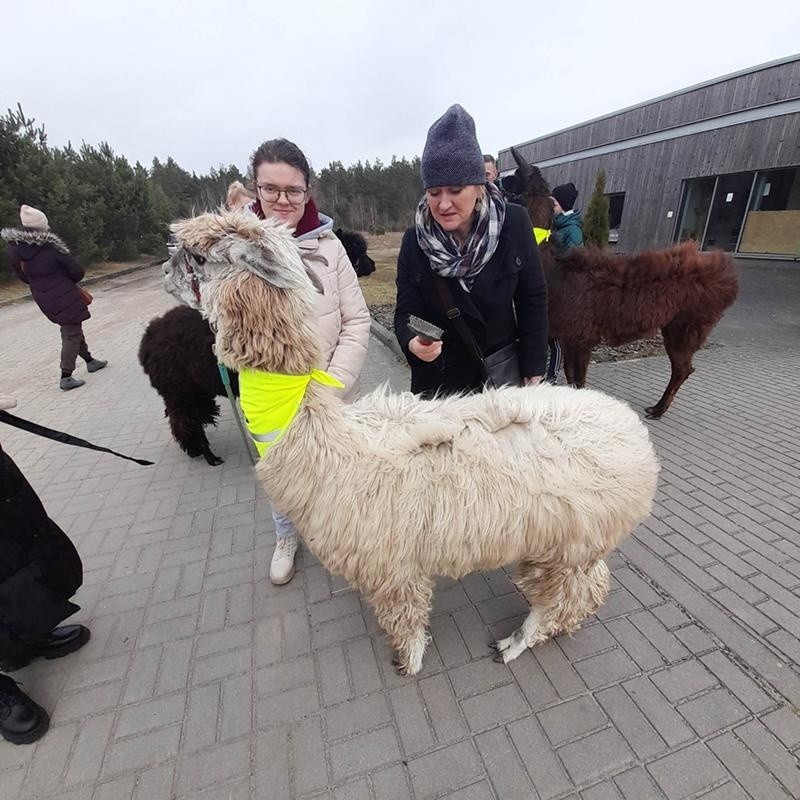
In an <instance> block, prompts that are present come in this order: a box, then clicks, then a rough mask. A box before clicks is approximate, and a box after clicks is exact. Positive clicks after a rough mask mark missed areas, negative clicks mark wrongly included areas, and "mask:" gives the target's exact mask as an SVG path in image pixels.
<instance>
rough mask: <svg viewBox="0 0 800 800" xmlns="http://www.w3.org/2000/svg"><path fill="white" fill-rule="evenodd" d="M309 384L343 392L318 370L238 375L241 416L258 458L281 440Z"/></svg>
mask: <svg viewBox="0 0 800 800" xmlns="http://www.w3.org/2000/svg"><path fill="white" fill-rule="evenodd" d="M311 381H316V382H317V383H321V384H322V385H323V386H333V387H335V388H337V389H344V384H343V383H342V382H341V381H339V380H337V379H336V378H334V377H333V375H329V374H328V373H327V372H325V371H324V370H321V369H313V370H311V372H309V373H307V374H305V375H283V374H281V373H279V372H258V371H257V370H251V369H246V370H242V371H241V372H240V373H239V400H240V402H241V405H242V412H243V413H244V416H245V422H246V423H247V429H248V430H249V431H250V436H252V438H253V442H254V443H255V446H256V450H258V454H259V455H260V456H263V455H264V453H266V452H267V450H269V448H270V447H272V446H273V445H274V444H276V443H277V442H279V441H280V440H281V439H282V438H283V435H284V434H285V433H286V431H287V430H288V428H289V426H290V425H291V424H292V422H293V420H294V418H295V417H296V416H297V412H298V411H299V410H300V404H301V403H302V402H303V397H304V396H305V393H306V388H307V387H308V384H309V383H310V382H311Z"/></svg>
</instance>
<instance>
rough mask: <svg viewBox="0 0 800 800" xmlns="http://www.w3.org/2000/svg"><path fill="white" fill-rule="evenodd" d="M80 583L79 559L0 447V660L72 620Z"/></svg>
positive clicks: (70, 544)
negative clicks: (28, 640) (23, 639)
mask: <svg viewBox="0 0 800 800" xmlns="http://www.w3.org/2000/svg"><path fill="white" fill-rule="evenodd" d="M82 582H83V566H82V564H81V559H80V556H79V555H78V552H77V550H76V549H75V546H74V545H73V544H72V542H71V541H70V539H69V538H68V537H67V535H66V534H65V533H64V531H62V530H61V528H59V527H58V525H56V524H55V522H53V520H51V519H50V518H49V517H48V516H47V513H46V512H45V510H44V506H42V503H41V501H40V500H39V497H38V496H37V494H36V492H35V491H34V490H33V487H32V486H31V485H30V484H29V483H28V481H27V480H26V479H25V476H24V475H23V474H22V472H20V470H19V468H18V467H17V465H16V464H15V463H14V462H13V460H12V459H11V457H10V456H9V455H8V454H7V453H5V452H4V451H3V449H2V447H0V660H6V659H8V660H12V659H13V658H15V657H16V655H17V654H18V653H19V652H20V650H22V649H24V645H22V644H21V642H20V637H25V636H28V637H37V636H43V635H44V634H46V633H48V632H49V631H51V630H52V629H53V628H54V627H56V626H57V625H58V624H59V623H61V622H62V621H63V620H64V619H66V618H67V617H69V616H70V615H72V614H74V613H75V612H76V611H77V610H78V606H76V605H75V604H74V603H70V602H69V598H70V597H72V595H73V594H75V592H76V591H77V590H78V588H79V587H80V585H81V583H82Z"/></svg>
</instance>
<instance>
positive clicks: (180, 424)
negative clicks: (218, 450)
mask: <svg viewBox="0 0 800 800" xmlns="http://www.w3.org/2000/svg"><path fill="white" fill-rule="evenodd" d="M165 413H166V415H167V417H168V418H169V425H170V428H171V430H172V435H173V436H174V437H175V441H177V442H178V444H179V445H180V446H181V449H182V450H184V452H185V453H186V454H187V455H188V456H189V457H190V458H197V457H198V456H203V457H204V458H205V460H206V462H208V464H210V465H211V466H212V467H215V466H218V465H219V464H222V463H223V460H222V459H221V458H219V457H218V456H216V455H214V453H213V452H212V451H211V445H210V444H209V443H208V438H207V437H206V432H205V429H204V428H205V426H206V425H215V424H216V421H217V416H218V415H219V406H218V405H217V402H216V400H214V399H213V398H209V397H202V396H198V397H196V398H194V400H193V401H192V402H191V403H190V404H181V405H180V406H173V405H168V406H167V407H166V409H165Z"/></svg>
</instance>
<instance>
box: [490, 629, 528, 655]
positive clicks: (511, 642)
mask: <svg viewBox="0 0 800 800" xmlns="http://www.w3.org/2000/svg"><path fill="white" fill-rule="evenodd" d="M489 647H491V648H492V650H494V651H496V652H495V654H494V656H492V661H496V662H497V663H498V664H508V662H509V661H513V660H514V659H515V658H518V657H519V656H521V655H522V654H523V653H524V652H525V651H526V650H527V649H528V637H527V634H526V631H525V629H524V627H523V628H517V630H515V631H514V632H513V633H512V634H511V636H507V637H506V638H505V639H498V640H497V641H496V642H490V643H489Z"/></svg>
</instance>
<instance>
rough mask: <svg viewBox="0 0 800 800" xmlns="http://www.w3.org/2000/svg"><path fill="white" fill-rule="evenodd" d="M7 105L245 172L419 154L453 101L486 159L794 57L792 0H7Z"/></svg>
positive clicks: (796, 6)
mask: <svg viewBox="0 0 800 800" xmlns="http://www.w3.org/2000/svg"><path fill="white" fill-rule="evenodd" d="M3 29H4V30H3V36H2V45H0V110H5V108H8V107H14V106H16V104H17V103H18V102H19V103H22V107H23V110H24V111H25V113H26V114H27V115H28V116H31V117H34V118H35V119H36V120H37V122H39V123H44V124H45V126H46V129H47V132H48V136H49V140H50V142H51V144H54V145H63V144H65V143H66V142H67V141H68V140H71V141H72V142H73V144H76V145H78V144H80V142H81V141H86V142H89V143H92V144H97V143H99V142H101V141H108V142H109V144H111V146H112V147H113V148H114V149H115V150H116V151H117V152H119V153H122V154H124V155H125V156H127V157H128V158H129V159H130V160H131V161H134V160H139V161H141V162H142V163H144V164H146V165H149V164H150V162H151V159H152V158H153V156H158V157H159V158H162V159H163V158H166V156H168V155H171V156H173V157H174V158H175V159H176V160H177V161H178V162H179V163H180V164H181V165H182V166H184V167H186V168H187V169H190V170H196V171H199V172H205V171H207V170H208V169H209V168H210V167H212V166H216V165H219V164H228V163H235V164H237V165H239V166H240V167H241V168H244V167H245V166H246V163H247V159H248V158H249V155H250V153H251V152H252V151H253V149H254V148H255V147H256V146H257V145H258V144H259V143H260V142H261V141H263V140H264V139H268V138H273V137H276V136H286V137H287V138H290V139H292V140H294V141H295V142H297V144H299V145H300V147H301V148H302V149H303V150H304V151H305V153H306V155H307V156H308V158H309V160H310V161H311V163H312V166H314V167H315V168H317V169H320V168H322V167H324V166H326V165H327V164H328V163H329V162H330V161H332V160H340V161H342V162H344V163H345V164H350V163H352V162H354V161H356V160H358V159H362V160H365V159H374V158H375V157H376V156H379V157H381V158H383V159H384V160H388V159H389V158H391V156H392V154H396V155H398V156H401V155H407V156H411V155H415V154H419V153H421V151H422V147H423V145H424V142H425V134H426V132H427V129H428V127H429V126H430V124H431V123H432V122H433V121H434V120H435V119H436V118H437V117H439V116H440V115H441V114H442V113H443V112H444V110H445V109H446V108H447V106H449V105H450V104H452V103H455V102H458V103H461V104H462V105H463V106H464V107H465V108H466V109H467V110H468V111H469V112H470V113H471V114H472V115H473V116H474V117H475V120H476V124H477V129H478V137H479V139H480V142H481V146H482V148H483V150H484V151H485V152H493V153H496V152H497V151H498V150H499V149H501V148H504V147H507V146H508V145H510V144H515V143H519V142H522V141H525V140H528V139H532V138H534V137H536V136H539V135H542V134H546V133H549V132H552V131H554V130H557V129H559V128H563V127H565V126H568V125H572V124H574V123H578V122H581V121H583V120H586V119H589V118H591V117H594V116H598V115H600V114H604V113H607V112H609V111H614V110H616V109H618V108H622V107H624V106H627V105H631V104H633V103H636V102H639V101H642V100H646V99H649V98H651V97H655V96H657V95H659V94H664V93H666V92H670V91H674V90H676V89H680V88H683V87H685V86H688V85H690V84H693V83H698V82H700V81H703V80H707V79H709V78H713V77H717V76H719V75H723V74H725V73H728V72H732V71H735V70H738V69H742V68H745V67H750V66H754V65H756V64H760V63H763V62H765V61H770V60H773V59H776V58H781V57H784V56H787V55H791V54H792V53H794V52H797V51H798V50H799V49H800V35H799V34H798V31H800V2H797V0H769V2H763V3H761V4H759V3H756V2H753V0H728V2H721V1H720V0H709V1H708V2H704V0H669V2H662V3H653V2H648V0H638V2H628V1H627V0H625V2H613V0H612V2H606V3H599V2H597V1H596V0H594V1H593V2H589V1H588V0H571V2H563V3H557V2H554V3H551V4H550V5H545V4H544V3H541V2H532V1H531V0H522V1H521V2H516V1H515V2H505V3H504V2H475V1H474V0H461V2H447V1H445V0H422V2H419V1H418V0H390V1H384V0H376V1H375V2H360V1H359V0H338V2H337V0H329V2H318V1H317V0H295V1H294V2H283V3H275V2H270V1H269V0H261V2H251V0H238V1H237V0H233V1H232V2H229V3H226V2H225V0H215V1H214V2H211V0H193V2H178V1H177V0H142V2H131V0H73V2H63V0H60V1H59V2H51V0H39V2H36V3H23V2H15V3H13V4H12V3H10V2H9V3H4V4H3Z"/></svg>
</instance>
